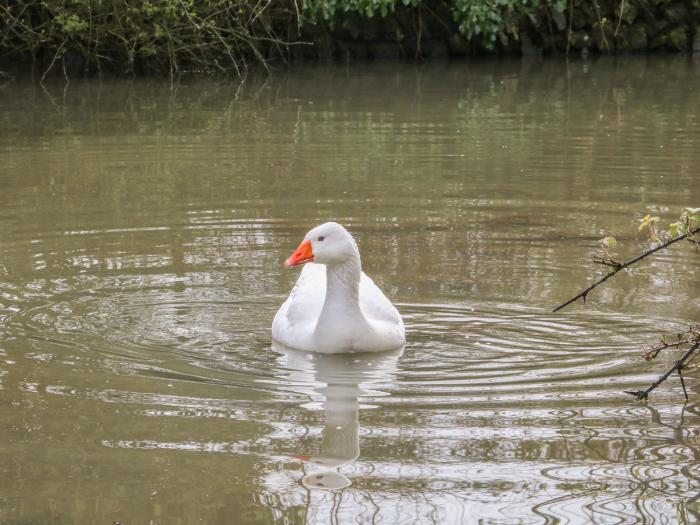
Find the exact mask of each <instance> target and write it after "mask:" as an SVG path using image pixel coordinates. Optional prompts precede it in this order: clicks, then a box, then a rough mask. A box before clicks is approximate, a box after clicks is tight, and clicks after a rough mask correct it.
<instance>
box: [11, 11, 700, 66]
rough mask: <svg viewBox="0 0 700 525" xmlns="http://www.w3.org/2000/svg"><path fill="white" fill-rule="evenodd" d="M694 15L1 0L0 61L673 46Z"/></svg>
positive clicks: (204, 60)
mask: <svg viewBox="0 0 700 525" xmlns="http://www.w3.org/2000/svg"><path fill="white" fill-rule="evenodd" d="M696 4H697V5H696ZM699 24H700V4H698V3H697V2H695V3H692V4H691V3H688V4H681V3H673V4H672V5H671V4H670V5H667V2H664V1H662V0H623V1H617V0H599V1H596V2H588V1H586V0H269V1H266V2H262V1H253V0H146V1H139V0H0V59H5V60H7V59H8V58H9V59H11V60H15V61H16V60H18V59H20V60H28V59H31V60H32V61H33V63H37V64H38V66H39V67H40V68H41V69H42V70H44V71H48V70H51V69H58V68H60V67H62V68H63V71H64V73H66V74H67V72H66V70H70V71H73V70H75V71H82V72H85V73H89V72H95V71H102V70H103V69H105V68H106V69H110V70H115V71H118V72H127V73H128V72H143V71H165V72H168V71H169V72H170V73H171V74H174V73H176V72H181V71H187V70H190V71H191V70H206V71H236V72H240V71H241V69H242V68H245V67H246V65H247V64H248V63H250V62H251V61H252V62H257V63H263V64H267V63H268V62H269V61H270V60H273V59H283V60H286V59H288V58H289V57H290V56H291V57H308V58H326V57H328V58H330V57H333V56H344V57H352V56H355V57H379V58H382V57H387V58H388V57H392V56H394V57H398V56H403V57H420V56H435V55H438V56H445V55H447V54H458V55H459V54H461V55H466V54H471V53H478V52H482V51H497V52H501V51H505V52H510V53H512V52H520V51H522V52H526V53H527V52H531V51H532V50H534V52H541V51H542V50H545V51H549V52H566V53H568V52H572V51H573V52H578V51H582V52H584V53H587V52H588V51H589V50H590V51H594V52H611V51H645V50H647V49H663V50H683V49H687V48H688V47H690V42H691V40H692V39H693V38H694V37H695V35H696V34H697V29H696V28H697V27H700V25H699ZM698 45H699V46H700V43H699V44H698ZM373 46H374V47H373ZM381 46H384V47H383V48H381ZM528 46H529V47H530V48H531V49H528ZM431 48H432V52H431V51H430V49H431ZM448 48H449V49H448ZM426 50H427V51H426Z"/></svg>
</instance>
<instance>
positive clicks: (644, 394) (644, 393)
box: [625, 341, 700, 401]
mask: <svg viewBox="0 0 700 525" xmlns="http://www.w3.org/2000/svg"><path fill="white" fill-rule="evenodd" d="M698 347H700V341H696V342H695V344H694V345H693V346H691V347H690V348H689V349H688V351H687V352H686V353H685V354H683V357H681V358H680V359H679V360H678V361H676V364H674V365H673V366H672V367H671V369H670V370H668V371H667V372H666V373H665V374H663V375H662V376H661V377H659V378H658V379H657V380H656V381H654V382H653V383H652V384H651V386H650V387H649V388H647V389H646V390H636V391H630V390H625V393H626V394H630V395H632V396H634V397H636V398H637V399H638V400H639V401H641V400H642V399H647V398H648V397H649V394H650V393H651V392H652V390H654V389H655V388H656V387H658V386H659V385H660V384H661V383H663V382H664V381H666V379H668V377H669V376H670V375H671V374H673V372H676V371H678V373H679V375H680V374H681V370H682V369H683V365H684V364H685V362H686V361H688V359H690V358H691V357H692V356H693V354H694V353H695V351H696V350H697V349H698ZM681 384H682V385H683V392H684V393H685V399H686V400H687V399H688V394H687V392H686V391H685V382H684V381H683V376H682V375H681Z"/></svg>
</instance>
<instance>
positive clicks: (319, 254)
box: [272, 222, 406, 354]
mask: <svg viewBox="0 0 700 525" xmlns="http://www.w3.org/2000/svg"><path fill="white" fill-rule="evenodd" d="M311 261H314V262H315V263H318V264H313V263H311ZM305 263H309V264H306V266H305V267H304V269H303V271H302V272H301V275H300V276H299V279H298V280H297V282H296V284H295V285H294V288H293V289H292V292H291V293H290V294H289V297H288V298H287V300H286V301H285V302H284V303H283V304H282V306H281V307H280V309H279V310H278V311H277V315H275V319H274V321H273V322H272V339H274V340H275V341H276V342H278V343H281V344H283V345H285V346H288V347H290V348H296V349H298V350H306V351H310V352H322V353H326V354H335V353H342V352H384V351H389V350H396V349H398V348H401V347H403V346H404V344H405V342H406V332H405V329H404V325H403V320H402V319H401V315H400V314H399V312H398V311H397V310H396V308H394V305H392V304H391V302H390V301H389V299H387V298H386V296H385V295H384V294H383V293H382V291H381V290H380V289H379V288H377V286H376V285H375V284H374V282H373V281H372V279H370V278H369V277H367V276H366V275H365V274H364V272H363V271H362V266H361V263H360V252H359V250H358V249H357V244H356V243H355V239H353V238H352V236H351V235H350V234H349V233H348V231H347V230H346V229H345V228H343V227H342V226H341V225H340V224H337V223H335V222H327V223H325V224H321V225H320V226H316V227H315V228H314V229H313V230H311V231H310V232H309V233H307V234H306V236H305V237H304V240H303V241H302V243H301V244H300V245H299V247H298V248H297V249H296V250H295V251H294V253H293V254H292V255H291V256H290V257H289V259H287V260H286V261H285V263H284V265H285V267H287V268H291V267H293V266H298V265H300V264H305Z"/></svg>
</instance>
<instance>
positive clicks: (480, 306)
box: [0, 57, 700, 525]
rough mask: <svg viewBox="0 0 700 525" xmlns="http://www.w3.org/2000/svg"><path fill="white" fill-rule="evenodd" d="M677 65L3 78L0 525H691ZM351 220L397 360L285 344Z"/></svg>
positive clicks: (695, 102) (683, 63)
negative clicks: (621, 267)
mask: <svg viewBox="0 0 700 525" xmlns="http://www.w3.org/2000/svg"><path fill="white" fill-rule="evenodd" d="M699 85H700V62H699V61H698V60H697V59H696V60H693V59H689V58H686V57H657V58H651V59H649V58H634V59H626V60H621V61H613V60H599V61H597V62H578V63H576V62H574V63H568V64H567V63H566V62H558V61H544V62H541V61H523V62H520V61H516V62H500V63H496V62H484V63H469V64H467V63H459V64H433V65H422V66H421V65H397V64H381V63H378V64H371V65H355V66H351V67H344V66H335V67H326V66H322V65H319V66H315V67H310V68H306V67H298V68H295V69H293V70H292V71H291V72H289V73H275V74H273V75H272V76H271V77H264V76H256V75H251V76H250V77H249V78H248V79H246V81H245V82H243V83H241V82H239V81H237V80H236V81H234V80H211V79H189V80H182V81H181V82H179V83H178V84H176V85H174V86H171V85H170V84H169V83H167V82H160V81H154V80H142V81H102V82H101V83H100V82H99V81H97V80H91V81H73V82H72V83H71V84H70V85H68V86H64V85H63V84H60V83H55V84H50V85H47V86H46V87H45V88H42V87H41V86H39V85H38V84H33V83H32V82H30V81H22V80H18V81H16V82H11V83H7V84H5V85H3V86H2V87H0V129H2V133H1V134H0V522H1V523H3V524H69V523H70V524H73V523H78V524H83V523H84V524H92V523H95V524H97V523H107V524H109V523H113V522H118V523H123V524H125V525H132V524H142V523H144V524H145V523H154V524H189V523H217V524H218V523H221V524H224V523H292V524H294V523H310V524H311V523H318V524H325V523H377V524H379V523H401V524H404V523H420V524H423V523H436V524H437V523H440V524H462V523H477V522H479V523H591V522H594V523H606V524H607V523H639V522H646V523H696V522H698V520H700V501H699V498H698V493H699V492H700V388H698V386H699V383H698V381H699V380H700V377H698V376H697V375H696V376H695V377H693V376H689V377H688V379H687V383H688V388H689V390H690V395H691V401H690V402H689V403H688V404H686V405H684V404H683V403H682V390H681V387H680V384H679V381H678V379H677V378H675V377H674V378H671V379H670V380H669V381H668V382H667V383H665V384H664V385H663V386H662V387H661V388H659V389H658V390H657V391H655V392H654V393H653V394H652V397H651V400H650V402H649V403H648V404H642V403H638V402H636V401H635V400H634V399H632V398H631V397H630V396H628V395H626V394H624V393H623V391H624V390H631V389H639V388H645V387H646V386H647V385H648V384H650V383H651V382H652V381H653V380H654V379H655V378H656V377H657V376H658V375H659V374H660V373H661V372H663V371H664V370H665V369H666V368H668V367H670V366H671V364H672V363H673V360H674V359H675V358H676V356H674V355H673V353H672V352H669V353H668V354H667V355H665V356H663V355H662V357H661V358H660V360H659V361H658V362H652V363H647V362H645V361H644V360H643V359H642V358H641V357H640V355H641V353H642V351H643V349H644V347H645V346H646V345H648V344H649V343H650V342H652V341H654V340H655V339H656V338H657V337H658V334H659V333H660V332H661V331H663V330H677V329H678V328H679V327H680V328H682V327H683V326H685V325H686V324H687V323H689V322H691V321H698V319H699V315H700V313H699V312H700V282H699V280H698V277H697V276H698V272H699V271H700V256H698V254H697V253H696V252H695V251H694V250H693V249H691V248H690V247H688V246H676V247H674V248H672V249H669V250H666V251H663V252H662V253H660V254H659V255H658V256H657V257H655V258H654V259H653V260H651V261H649V262H645V263H642V264H640V265H638V267H637V268H635V269H634V270H632V271H630V272H627V274H618V275H617V276H616V277H615V278H613V279H612V280H610V281H608V282H607V283H606V284H605V285H604V286H603V287H601V288H599V289H597V290H596V291H595V292H593V293H592V294H591V296H590V297H589V299H588V301H587V303H586V304H585V305H584V304H583V303H580V302H579V303H577V304H574V305H572V306H570V307H568V308H567V309H565V310H563V311H561V312H558V313H556V314H554V313H551V310H552V308H553V307H554V306H556V305H557V304H558V303H560V302H562V301H563V300H565V299H567V298H568V297H569V296H571V295H573V294H574V293H575V292H577V291H578V290H579V289H580V288H581V287H582V286H583V285H584V284H585V283H586V282H587V281H588V280H590V279H592V278H594V277H596V276H598V275H600V274H601V272H603V271H604V270H603V269H602V268H601V267H599V266H596V265H595V264H593V263H592V262H591V257H592V255H593V254H594V253H595V250H596V245H597V244H596V243H597V240H598V239H599V238H601V237H602V236H604V235H609V234H612V235H615V236H616V237H617V238H618V240H619V242H620V248H619V251H620V252H621V255H622V256H629V255H632V254H635V253H637V252H639V251H641V250H642V249H643V248H644V247H646V246H647V245H648V244H647V240H646V239H645V238H644V236H643V235H639V234H638V233H637V231H636V230H637V224H638V221H639V219H640V218H641V217H642V216H643V215H644V214H646V213H652V214H653V215H658V216H660V217H661V218H662V219H663V220H664V221H665V223H666V224H667V223H668V222H670V221H671V220H672V219H675V217H677V216H678V214H679V213H680V211H682V208H683V207H686V206H700V185H698V181H699V180H700V173H699V169H698V168H699V167H700V89H698V86H699ZM330 219H333V220H337V221H338V222H341V223H343V224H344V225H346V226H347V227H348V229H349V230H350V231H351V232H352V233H353V234H354V235H355V237H356V238H357V241H358V244H359V246H360V250H361V253H362V256H363V265H364V269H365V271H366V272H367V273H368V274H369V275H370V276H371V277H373V278H374V280H375V282H377V283H378V284H379V285H380V286H381V287H382V288H383V289H384V290H385V292H386V293H387V295H388V296H389V297H390V298H391V299H392V300H393V301H394V302H395V304H396V305H397V307H398V308H399V310H400V311H401V313H402V314H403V316H404V319H405V322H406V326H407V333H408V343H407V345H406V348H405V349H404V350H403V352H399V353H395V354H391V355H370V356H367V355H354V356H335V357H333V356H325V357H324V356H310V355H307V354H303V353H298V352H293V351H289V350H284V349H275V348H271V345H270V324H271V321H272V318H273V316H274V313H275V311H276V309H277V308H278V306H279V305H280V304H281V302H282V301H283V300H284V298H285V297H286V295H287V294H288V293H289V290H290V288H291V286H292V285H293V283H294V280H295V278H296V277H297V276H298V269H297V270H284V269H283V268H282V266H281V263H282V261H283V260H284V259H285V258H286V257H287V256H288V255H289V253H291V251H292V250H293V249H294V248H295V247H296V246H297V244H298V243H299V241H300V240H301V239H302V237H303V235H304V234H305V232H306V231H307V230H308V229H310V228H311V227H312V226H314V225H316V224H318V223H320V222H324V221H326V220H330Z"/></svg>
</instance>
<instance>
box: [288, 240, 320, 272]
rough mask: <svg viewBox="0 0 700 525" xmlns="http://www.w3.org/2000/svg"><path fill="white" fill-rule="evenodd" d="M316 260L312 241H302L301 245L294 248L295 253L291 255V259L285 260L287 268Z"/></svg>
mask: <svg viewBox="0 0 700 525" xmlns="http://www.w3.org/2000/svg"><path fill="white" fill-rule="evenodd" d="M313 260H314V252H313V250H312V249H311V241H302V243H301V244H300V245H299V247H298V248H297V249H296V250H294V253H293V254H292V255H290V256H289V259H287V260H286V261H284V267H285V268H291V267H292V266H299V265H300V264H304V263H307V262H311V261H313Z"/></svg>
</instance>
